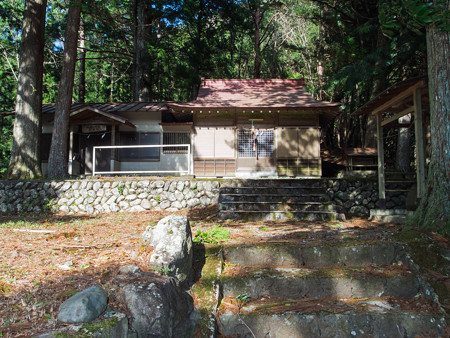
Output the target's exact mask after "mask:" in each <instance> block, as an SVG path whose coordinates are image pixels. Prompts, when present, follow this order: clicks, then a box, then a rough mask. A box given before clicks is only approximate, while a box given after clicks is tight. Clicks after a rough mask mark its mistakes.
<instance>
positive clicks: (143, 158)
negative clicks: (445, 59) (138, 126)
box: [118, 131, 161, 162]
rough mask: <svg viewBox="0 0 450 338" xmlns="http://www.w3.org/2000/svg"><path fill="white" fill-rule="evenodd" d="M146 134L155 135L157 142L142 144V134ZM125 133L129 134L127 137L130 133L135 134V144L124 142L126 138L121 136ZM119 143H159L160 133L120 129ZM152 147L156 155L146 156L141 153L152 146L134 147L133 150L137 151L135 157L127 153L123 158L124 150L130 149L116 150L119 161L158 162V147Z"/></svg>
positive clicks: (122, 144)
mask: <svg viewBox="0 0 450 338" xmlns="http://www.w3.org/2000/svg"><path fill="white" fill-rule="evenodd" d="M148 134H151V135H157V142H158V143H154V144H148V143H144V144H143V143H142V138H143V135H148ZM125 135H129V137H130V136H131V135H135V137H136V141H137V144H129V143H125V144H124V141H125V140H126V139H123V138H122V137H123V136H125ZM119 145H121V146H132V145H136V146H141V145H149V146H150V145H161V133H159V132H151V131H150V132H145V131H139V132H136V131H121V132H119ZM154 149H155V152H157V154H156V155H157V156H154V157H148V156H147V157H146V156H144V155H142V154H143V152H144V151H149V150H150V151H151V150H152V148H136V149H135V150H134V151H136V152H137V156H136V157H131V156H130V155H129V156H125V158H124V155H123V154H124V152H129V151H130V149H127V148H119V149H118V150H119V151H118V159H119V161H120V162H159V161H161V151H160V148H154ZM133 156H134V155H133Z"/></svg>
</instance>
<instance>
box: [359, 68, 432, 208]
mask: <svg viewBox="0 0 450 338" xmlns="http://www.w3.org/2000/svg"><path fill="white" fill-rule="evenodd" d="M363 114H371V115H374V116H375V117H376V121H377V172H378V196H379V205H380V207H381V208H382V209H384V208H385V206H386V173H385V151H384V142H383V137H384V130H385V129H386V128H408V127H410V124H409V123H408V124H404V123H400V122H399V119H400V118H401V117H403V116H405V115H408V114H410V115H411V121H412V123H413V124H414V134H415V144H414V147H415V172H416V180H417V184H416V186H417V188H416V196H415V198H416V203H417V204H418V202H419V201H420V199H421V197H422V196H423V194H424V191H425V187H426V157H427V156H426V155H427V154H426V145H427V137H426V131H427V127H428V126H429V99H428V85H427V78H426V77H417V78H412V79H408V80H405V81H402V82H399V83H397V84H395V85H393V86H391V87H389V88H388V89H386V90H385V91H383V92H382V93H381V94H379V95H378V96H377V97H375V98H374V99H373V100H371V101H370V102H368V103H366V104H365V105H364V106H362V107H361V108H359V109H358V110H357V111H356V112H355V115H363Z"/></svg>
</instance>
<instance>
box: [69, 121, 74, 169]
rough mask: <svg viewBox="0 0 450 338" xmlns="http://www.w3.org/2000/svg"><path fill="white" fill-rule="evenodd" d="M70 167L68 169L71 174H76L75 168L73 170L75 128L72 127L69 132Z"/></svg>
mask: <svg viewBox="0 0 450 338" xmlns="http://www.w3.org/2000/svg"><path fill="white" fill-rule="evenodd" d="M68 161H69V167H68V171H69V176H72V175H73V174H74V170H73V130H72V128H71V129H70V133H69V158H68Z"/></svg>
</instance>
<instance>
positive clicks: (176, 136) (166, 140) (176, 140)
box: [163, 132, 191, 154]
mask: <svg viewBox="0 0 450 338" xmlns="http://www.w3.org/2000/svg"><path fill="white" fill-rule="evenodd" d="M163 144H191V134H190V133H189V132H165V133H163ZM187 151H188V149H187V147H186V146H184V147H164V148H163V153H164V154H187Z"/></svg>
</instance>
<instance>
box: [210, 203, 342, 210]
mask: <svg viewBox="0 0 450 338" xmlns="http://www.w3.org/2000/svg"><path fill="white" fill-rule="evenodd" d="M219 210H228V211H236V210H242V211H246V210H250V211H308V212H311V211H336V210H335V208H334V206H333V205H332V204H331V203H330V202H221V203H220V204H219Z"/></svg>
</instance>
